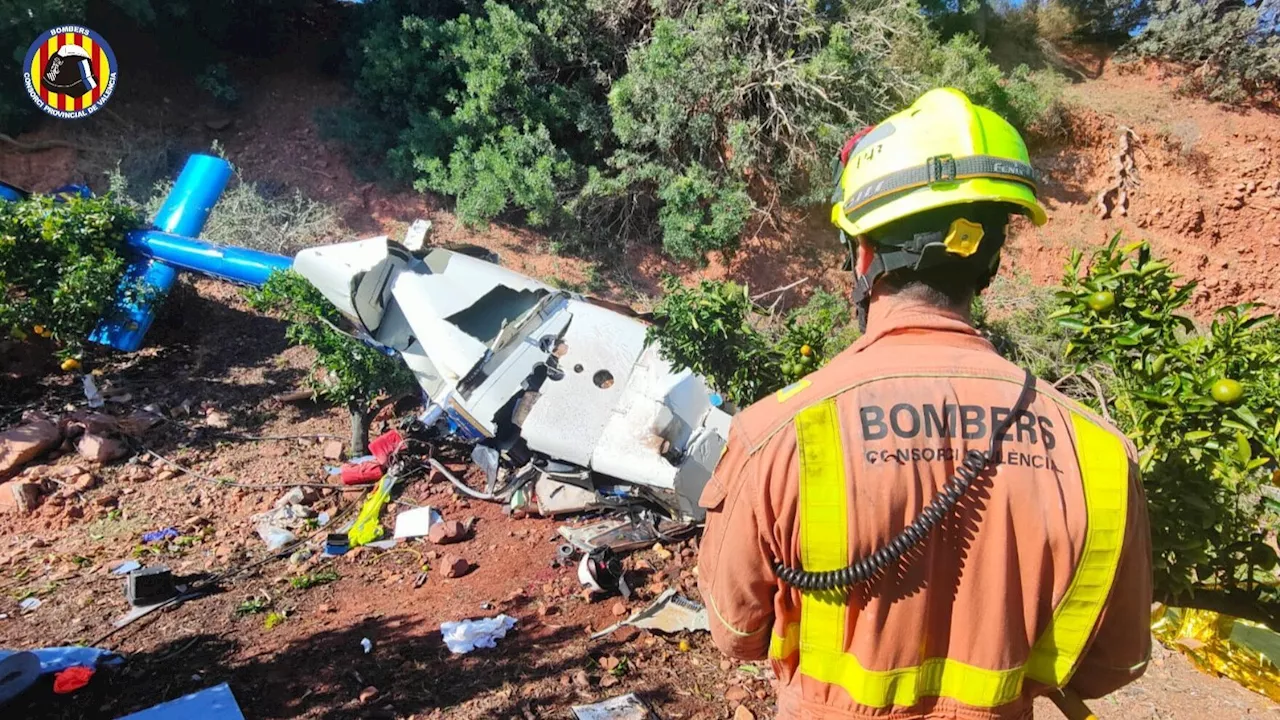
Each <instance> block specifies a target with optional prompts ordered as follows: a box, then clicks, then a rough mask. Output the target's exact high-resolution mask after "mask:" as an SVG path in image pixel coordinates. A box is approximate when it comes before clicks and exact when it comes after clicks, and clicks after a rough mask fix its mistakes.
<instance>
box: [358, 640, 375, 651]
mask: <svg viewBox="0 0 1280 720" xmlns="http://www.w3.org/2000/svg"><path fill="white" fill-rule="evenodd" d="M360 647H361V648H363V649H364V654H365V655H368V654H369V653H371V652H373V641H372V640H370V639H369V638H361V639H360Z"/></svg>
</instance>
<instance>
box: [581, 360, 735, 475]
mask: <svg viewBox="0 0 1280 720" xmlns="http://www.w3.org/2000/svg"><path fill="white" fill-rule="evenodd" d="M699 393H700V394H701V396H702V398H703V399H702V401H701V402H699V401H698V395H699ZM709 395H710V392H709V391H708V390H707V386H706V383H704V382H703V381H702V379H701V378H699V377H698V376H696V375H694V374H693V373H691V372H689V371H688V370H685V371H682V372H678V373H676V372H672V370H671V365H670V364H669V363H667V362H666V361H665V360H663V359H662V358H661V357H660V356H659V348H658V346H657V345H656V344H655V345H651V346H649V347H648V348H647V349H646V350H645V351H644V354H643V355H641V357H640V362H638V363H637V364H636V366H635V369H634V370H633V371H632V373H631V381H630V382H629V383H628V385H627V392H626V395H625V397H624V399H623V401H622V402H621V403H619V404H618V406H617V407H615V408H614V412H613V415H612V416H611V417H610V418H609V422H608V424H607V425H606V427H605V431H604V433H603V435H601V437H600V440H599V443H598V446H597V448H596V451H595V453H594V455H592V458H591V469H592V470H596V471H597V472H601V473H604V474H606V475H611V476H613V477H616V478H619V479H622V480H631V481H632V482H639V483H642V484H644V485H649V486H651V487H656V488H661V489H665V490H674V489H675V476H676V467H675V466H674V465H672V464H671V463H670V462H669V461H668V460H666V459H665V458H663V457H662V448H663V443H664V442H673V440H671V439H669V438H673V439H674V440H677V441H678V440H681V439H683V438H687V437H688V435H689V433H690V432H691V431H690V430H683V429H681V428H684V427H687V428H694V427H697V426H698V425H700V424H701V421H702V418H703V417H704V416H705V415H706V409H707V408H709V407H710V406H711V402H710V400H709V399H708V397H709ZM704 403H705V404H704ZM673 444H674V447H675V449H676V450H677V451H679V450H682V449H683V448H682V447H681V446H680V445H679V444H676V443H673Z"/></svg>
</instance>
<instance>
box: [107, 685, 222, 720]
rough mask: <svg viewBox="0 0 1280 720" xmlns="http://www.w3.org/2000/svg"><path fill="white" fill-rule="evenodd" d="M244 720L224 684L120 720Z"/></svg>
mask: <svg viewBox="0 0 1280 720" xmlns="http://www.w3.org/2000/svg"><path fill="white" fill-rule="evenodd" d="M191 718H200V720H244V714H243V713H241V712H240V706H239V705H238V704H236V698H235V696H234V695H232V694H231V687H230V686H229V685H227V684H226V683H222V684H221V685H214V686H213V687H211V688H205V689H204V690H201V691H199V692H194V693H191V694H190V695H184V696H182V697H180V698H178V699H177V700H170V701H169V702H167V703H161V704H159V705H156V706H154V707H150V708H147V709H146V710H143V711H141V712H136V713H134V714H132V715H126V716H124V717H122V718H120V720H190V719H191Z"/></svg>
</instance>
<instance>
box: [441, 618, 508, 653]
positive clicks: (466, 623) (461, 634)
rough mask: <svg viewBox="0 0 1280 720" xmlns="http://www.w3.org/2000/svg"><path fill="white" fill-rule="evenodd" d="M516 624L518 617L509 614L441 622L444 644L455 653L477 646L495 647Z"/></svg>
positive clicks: (473, 648)
mask: <svg viewBox="0 0 1280 720" xmlns="http://www.w3.org/2000/svg"><path fill="white" fill-rule="evenodd" d="M515 626H516V619H515V618H513V617H510V616H509V615H499V616H497V617H491V618H484V619H481V620H461V621H458V622H453V621H450V622H443V623H440V634H441V635H442V636H443V637H444V644H445V645H446V646H447V647H448V648H449V652H451V653H453V654H454V655H465V654H467V653H469V652H471V651H472V650H475V649H476V648H494V647H497V646H498V640H500V639H502V638H504V637H506V636H507V632H509V631H510V630H511V628H513V627H515Z"/></svg>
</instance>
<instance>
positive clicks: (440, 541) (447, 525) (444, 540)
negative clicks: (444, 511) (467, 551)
mask: <svg viewBox="0 0 1280 720" xmlns="http://www.w3.org/2000/svg"><path fill="white" fill-rule="evenodd" d="M469 534H470V533H469V532H468V529H467V526H466V525H463V524H462V523H460V522H458V521H457V520H442V521H440V522H438V523H436V524H435V525H432V526H431V530H430V531H429V532H428V533H427V539H428V540H430V541H431V542H433V543H435V544H436V545H449V544H451V543H456V542H462V541H463V540H466V539H467V536H468V535H469Z"/></svg>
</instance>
